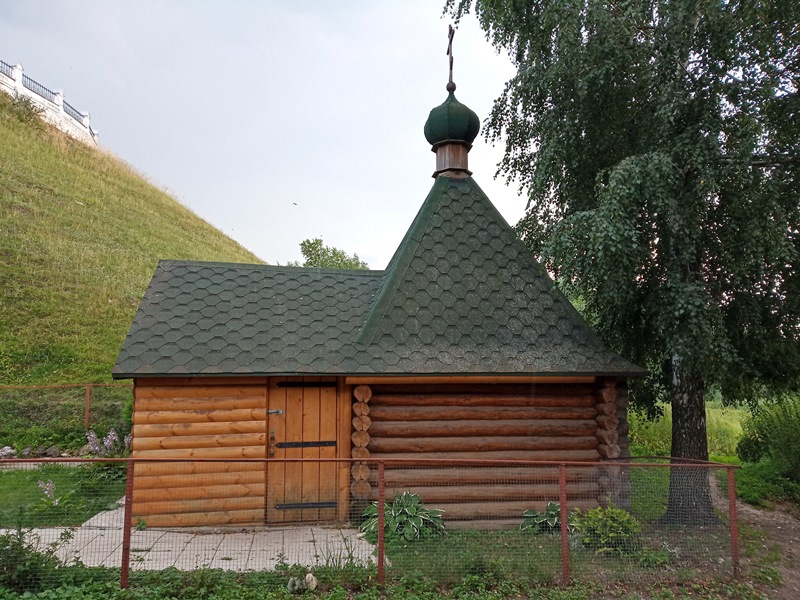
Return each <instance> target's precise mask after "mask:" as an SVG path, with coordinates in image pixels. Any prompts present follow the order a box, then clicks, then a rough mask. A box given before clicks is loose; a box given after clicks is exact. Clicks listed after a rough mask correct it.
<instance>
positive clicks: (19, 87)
mask: <svg viewBox="0 0 800 600" xmlns="http://www.w3.org/2000/svg"><path fill="white" fill-rule="evenodd" d="M0 90H2V91H5V92H7V93H9V94H11V95H12V96H24V97H26V98H29V99H30V100H31V101H33V102H35V103H36V105H37V106H39V107H40V108H41V109H42V117H43V118H44V119H45V120H46V121H48V122H49V123H52V124H53V125H55V126H56V127H58V128H59V129H60V130H61V131H63V132H65V133H67V134H69V135H71V136H72V137H74V138H76V139H78V140H80V141H82V142H84V143H85V144H88V145H90V146H97V145H98V139H97V138H98V136H99V133H98V132H97V131H96V130H94V129H92V126H91V120H90V118H89V113H87V112H81V111H78V110H77V109H76V108H75V107H74V106H72V105H71V104H69V103H68V102H65V101H64V92H62V91H53V90H50V89H48V88H47V87H46V86H44V85H42V84H41V83H39V82H38V81H35V80H34V79H32V78H30V77H28V76H27V75H25V73H24V72H23V68H22V65H10V64H8V63H6V62H4V61H2V60H0Z"/></svg>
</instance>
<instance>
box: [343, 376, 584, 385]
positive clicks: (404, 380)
mask: <svg viewBox="0 0 800 600" xmlns="http://www.w3.org/2000/svg"><path fill="white" fill-rule="evenodd" d="M594 380H595V378H594V377H580V376H577V377H576V376H573V377H559V376H551V375H535V376H528V375H520V376H514V375H423V376H414V377H403V376H399V377H398V376H393V377H376V376H374V375H369V376H352V377H346V378H345V383H346V384H347V385H360V384H370V385H380V384H391V383H401V384H419V383H591V382H593V381H594Z"/></svg>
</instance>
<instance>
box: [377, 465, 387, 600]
mask: <svg viewBox="0 0 800 600" xmlns="http://www.w3.org/2000/svg"><path fill="white" fill-rule="evenodd" d="M384 494H385V490H384V487H383V461H380V462H379V463H378V583H379V584H380V585H383V584H384V579H385V573H384V562H385V556H384V553H385V548H384V541H385V539H384V532H383V528H384V526H385V523H386V515H385V514H384V510H383V504H384Z"/></svg>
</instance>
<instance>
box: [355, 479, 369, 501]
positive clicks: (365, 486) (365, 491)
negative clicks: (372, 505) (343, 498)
mask: <svg viewBox="0 0 800 600" xmlns="http://www.w3.org/2000/svg"><path fill="white" fill-rule="evenodd" d="M372 489H373V488H372V486H371V485H370V483H369V481H365V480H362V481H354V482H353V483H352V484H350V494H351V495H352V496H353V498H357V499H359V500H364V499H366V498H369V497H370V495H371V494H372Z"/></svg>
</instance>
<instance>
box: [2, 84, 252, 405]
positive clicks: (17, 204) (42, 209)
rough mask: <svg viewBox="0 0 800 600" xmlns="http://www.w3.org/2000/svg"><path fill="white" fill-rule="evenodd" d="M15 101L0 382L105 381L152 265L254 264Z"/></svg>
mask: <svg viewBox="0 0 800 600" xmlns="http://www.w3.org/2000/svg"><path fill="white" fill-rule="evenodd" d="M14 102H15V101H14V100H13V98H12V97H11V96H8V95H7V94H3V93H0V165H2V168H0V190H2V192H0V232H1V233H2V235H0V264H2V268H0V306H2V310H0V384H26V383H30V384H49V383H69V382H76V383H82V382H87V381H109V380H110V373H111V368H112V366H113V364H114V360H115V359H116V356H117V353H118V352H119V348H120V344H121V343H122V340H123V338H124V337H125V334H126V333H127V331H128V328H129V327H130V324H131V321H132V320H133V315H134V313H135V311H136V308H137V306H138V304H139V300H140V299H141V297H142V294H143V293H144V290H145V288H146V287H147V283H148V282H149V280H150V277H151V275H152V273H153V270H154V269H155V266H156V263H157V261H158V260H159V259H162V258H170V259H187V260H212V261H238V262H251V263H257V262H260V261H259V259H258V258H257V257H256V256H254V255H253V254H251V253H250V252H248V251H246V250H245V249H244V248H242V247H241V246H239V245H238V244H237V243H236V242H234V241H233V240H231V239H230V238H228V237H226V236H224V235H223V234H221V233H220V232H219V231H218V230H216V229H215V228H213V227H212V226H211V225H209V224H208V223H206V222H205V221H203V220H202V219H200V218H199V217H197V215H195V214H193V213H192V212H191V211H190V210H188V209H187V208H186V207H184V206H182V205H181V204H180V203H178V202H177V201H175V199H174V198H172V197H170V196H169V195H167V194H166V193H164V192H163V191H161V190H159V189H157V188H156V187H154V186H153V185H151V184H150V183H148V182H147V181H146V180H145V179H144V178H142V176H141V175H139V174H137V173H135V172H134V171H133V170H132V169H131V168H130V167H129V166H128V165H126V164H125V163H123V162H122V161H120V160H119V159H117V158H116V157H114V156H113V155H111V154H109V153H108V152H106V151H102V150H99V149H96V148H89V147H87V146H85V145H84V144H81V143H80V142H77V141H74V140H72V139H71V138H69V137H68V136H66V135H65V134H62V133H61V132H59V131H57V130H55V129H54V128H52V127H50V126H49V125H47V124H45V123H44V122H42V121H40V120H38V119H37V120H36V121H35V122H21V121H20V119H19V118H18V117H17V116H15V110H16V109H15V104H14ZM3 414H5V413H3Z"/></svg>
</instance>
